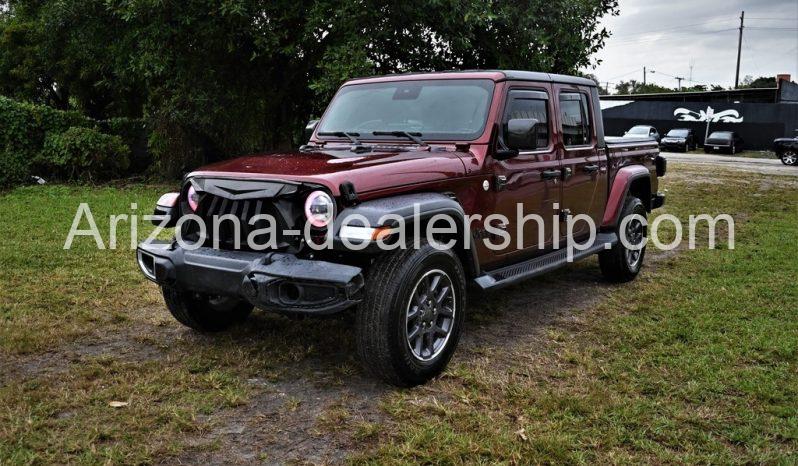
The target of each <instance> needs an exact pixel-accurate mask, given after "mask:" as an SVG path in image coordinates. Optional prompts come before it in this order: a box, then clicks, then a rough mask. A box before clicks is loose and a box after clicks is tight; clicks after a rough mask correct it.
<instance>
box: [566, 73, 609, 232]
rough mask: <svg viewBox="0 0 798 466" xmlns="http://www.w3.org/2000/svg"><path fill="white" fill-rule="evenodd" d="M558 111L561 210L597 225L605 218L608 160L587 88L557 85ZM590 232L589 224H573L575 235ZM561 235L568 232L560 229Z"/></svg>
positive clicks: (581, 222)
mask: <svg viewBox="0 0 798 466" xmlns="http://www.w3.org/2000/svg"><path fill="white" fill-rule="evenodd" d="M556 89H557V100H558V105H559V110H558V112H557V118H558V125H559V131H560V134H561V137H560V144H558V147H557V151H558V153H559V154H560V156H559V158H560V159H561V161H562V183H561V186H562V199H561V205H560V211H561V212H563V213H564V214H569V213H570V214H571V215H578V214H585V215H588V216H589V217H590V218H591V219H592V220H593V222H594V224H595V225H596V226H598V225H601V219H602V216H603V215H604V197H605V196H606V192H607V161H606V159H605V157H603V156H602V155H601V152H600V151H599V150H598V140H597V137H596V121H595V118H596V115H595V111H593V109H592V108H591V104H590V102H591V98H590V94H589V93H588V91H587V89H583V88H577V87H571V86H564V85H558V86H556ZM588 232H589V227H588V225H587V224H586V223H585V222H583V221H580V222H578V223H577V224H575V225H574V235H575V236H577V237H579V236H583V235H585V234H587V233H588ZM560 233H561V236H562V237H565V236H566V235H567V230H566V229H565V228H564V225H563V228H562V229H561V230H560Z"/></svg>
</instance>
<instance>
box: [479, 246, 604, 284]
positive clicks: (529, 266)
mask: <svg viewBox="0 0 798 466" xmlns="http://www.w3.org/2000/svg"><path fill="white" fill-rule="evenodd" d="M617 242H618V235H616V234H615V233H599V234H598V235H596V241H595V242H594V243H593V245H592V246H590V247H589V248H587V249H585V250H583V251H580V250H578V249H575V248H574V250H573V262H576V261H577V260H580V259H584V258H585V257H588V256H590V255H593V254H595V253H597V252H600V251H603V250H605V249H609V248H610V247H612V246H614V245H615V243H617ZM567 263H568V250H567V249H557V250H556V251H552V252H550V253H547V254H545V255H543V256H539V257H535V258H533V259H530V260H527V261H524V262H519V263H517V264H512V265H508V266H506V267H502V268H500V269H496V270H491V271H489V272H485V273H484V274H483V275H481V276H479V277H477V278H475V279H474V282H475V283H476V284H477V286H479V287H480V288H482V289H483V290H492V289H496V288H501V287H504V286H508V285H512V284H514V283H518V282H520V281H522V280H526V279H527V278H531V277H536V276H538V275H542V274H544V273H547V272H551V271H552V270H555V269H558V268H560V267H562V266H563V265H566V264H567Z"/></svg>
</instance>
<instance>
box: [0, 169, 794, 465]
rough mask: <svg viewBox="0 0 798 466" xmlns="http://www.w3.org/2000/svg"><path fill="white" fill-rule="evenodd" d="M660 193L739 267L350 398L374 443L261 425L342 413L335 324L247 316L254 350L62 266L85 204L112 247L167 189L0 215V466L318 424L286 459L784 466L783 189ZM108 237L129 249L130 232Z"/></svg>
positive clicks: (788, 295) (692, 177) (67, 197)
mask: <svg viewBox="0 0 798 466" xmlns="http://www.w3.org/2000/svg"><path fill="white" fill-rule="evenodd" d="M709 177H712V178H709ZM790 183H792V184H790ZM662 187H663V188H665V189H667V190H668V199H667V204H666V208H664V209H663V210H662V211H661V212H658V213H671V214H674V215H676V216H677V217H679V218H686V217H687V216H688V215H689V214H698V213H709V214H713V215H714V214H717V213H721V212H723V213H730V214H732V215H733V216H734V217H735V220H736V248H735V249H734V250H726V249H717V250H706V249H703V248H702V249H698V250H695V251H689V250H683V251H680V252H679V253H678V254H664V255H663V254H661V255H660V257H659V258H658V260H656V261H650V265H649V267H648V268H647V269H645V272H644V273H643V274H642V275H641V276H640V277H639V279H638V280H637V281H635V282H633V283H630V284H625V285H618V286H615V285H600V290H601V293H600V294H598V295H596V296H595V299H593V300H592V301H590V302H589V303H588V304H586V305H584V306H583V307H582V308H580V309H579V310H578V312H571V313H570V314H569V315H565V316H563V317H562V318H559V319H556V320H554V321H551V322H545V323H544V324H542V326H541V327H540V328H539V329H538V330H539V332H538V333H537V334H536V335H538V336H536V337H534V338H518V339H517V340H511V341H503V342H502V343H501V344H500V345H499V344H496V343H495V342H494V341H488V342H484V343H481V342H476V343H473V344H471V346H470V347H469V349H468V351H467V352H464V353H460V354H461V355H459V356H456V357H455V359H454V360H453V364H452V365H451V366H450V368H449V370H448V371H447V372H446V373H445V375H444V376H443V377H441V378H440V379H438V380H435V381H433V382H431V383H430V384H428V385H426V386H424V387H418V388H415V389H412V390H394V389H390V388H383V389H382V391H381V392H380V395H378V396H371V395H369V396H365V397H363V400H364V401H363V402H362V403H361V405H359V407H358V409H359V410H361V411H363V412H366V411H368V412H373V413H375V416H376V417H375V419H377V420H372V421H368V422H366V421H364V420H363V419H361V418H360V417H358V414H357V413H356V412H354V410H353V409H349V408H343V407H340V406H339V405H337V404H336V405H332V407H331V408H330V407H324V409H317V408H318V407H317V406H314V405H313V404H312V403H313V399H314V398H312V397H310V398H307V399H302V400H300V399H299V398H293V397H291V396H288V397H286V401H285V402H283V403H282V404H281V405H280V407H279V408H278V409H279V410H280V411H281V412H282V413H283V415H281V416H275V417H268V416H267V417H264V418H257V416H259V415H261V414H262V413H263V412H266V411H267V409H266V405H262V404H259V403H260V402H261V401H260V400H263V399H264V397H265V396H266V395H267V394H265V393H264V390H263V389H261V388H259V385H257V384H253V383H251V381H252V380H261V379H265V380H267V381H284V383H286V384H290V383H292V381H299V384H300V385H308V386H312V387H316V388H315V389H317V390H327V392H326V393H328V394H332V395H333V397H337V398H340V399H341V400H345V399H346V395H345V394H346V393H349V391H350V390H352V388H351V385H352V380H353V379H355V378H358V377H361V376H360V375H359V369H358V368H357V366H356V365H355V364H354V361H353V360H352V359H351V357H349V356H343V357H338V356H334V355H336V354H338V353H343V354H347V355H348V354H350V353H352V352H353V348H352V347H353V342H352V341H351V338H350V337H349V336H348V335H347V334H346V333H345V330H346V328H347V325H348V324H347V322H346V320H345V319H339V320H311V321H304V322H293V321H289V320H287V319H284V318H278V317H263V316H256V318H254V320H253V323H252V325H251V326H250V327H251V328H250V327H246V328H241V329H236V330H234V331H231V332H227V333H225V334H223V335H220V336H217V337H215V338H210V337H206V336H201V335H196V334H195V333H194V332H190V331H186V330H183V329H181V328H180V327H179V326H177V324H175V323H174V322H173V321H172V320H171V318H170V317H169V316H168V314H167V313H166V311H165V309H164V308H163V306H162V303H161V301H160V297H159V295H158V292H157V289H156V288H155V287H154V286H152V285H151V284H148V283H147V282H146V281H145V280H144V279H143V278H142V277H141V276H140V274H139V272H138V270H137V269H136V266H135V261H134V256H133V253H132V252H131V251H130V250H129V249H125V248H123V247H122V248H121V249H118V250H115V251H109V250H105V251H97V250H96V249H95V247H94V242H93V240H91V239H90V238H78V239H76V240H75V246H74V247H73V249H72V250H70V251H64V250H63V249H62V247H63V244H64V240H65V238H66V234H67V232H68V231H69V227H70V224H71V222H72V218H73V216H74V213H75V209H76V208H77V206H78V204H79V203H80V202H88V203H89V205H90V206H91V208H92V212H93V213H94V216H95V219H96V220H97V222H98V227H100V229H101V230H102V231H103V232H104V233H103V238H104V239H106V240H107V238H108V220H107V219H108V216H109V215H110V214H112V213H131V209H130V203H131V202H135V203H137V204H138V206H139V209H138V210H139V211H140V212H143V213H149V209H150V206H152V204H153V203H154V201H155V200H156V199H157V196H158V195H159V194H160V193H161V192H162V191H163V190H164V189H165V188H164V187H156V186H147V187H128V186H114V187H100V188H89V187H63V186H41V187H29V188H20V189H17V190H14V191H11V192H9V193H6V194H3V195H0V200H2V202H0V216H1V218H2V219H3V222H2V224H0V229H2V230H1V231H2V232H3V237H4V242H3V243H2V244H0V263H2V265H3V267H2V268H0V464H48V463H86V464H97V463H108V462H111V463H120V462H121V463H151V462H159V461H166V462H176V461H177V460H178V459H180V460H185V461H186V462H192V461H190V458H191V457H189V459H188V460H186V458H185V457H183V456H181V455H184V454H185V453H186V452H197V451H198V450H199V451H205V450H213V451H218V452H221V453H224V452H225V451H232V450H233V449H240V448H243V446H244V443H242V442H241V441H239V442H238V443H235V442H232V443H230V441H229V440H226V439H227V437H219V436H213V435H211V434H212V432H211V430H212V429H211V428H210V427H209V423H208V422H207V419H208V417H209V416H218V415H220V413H221V414H225V413H227V414H229V413H236V412H240V411H243V412H245V413H249V414H250V415H251V416H252V417H254V418H256V419H257V420H256V421H253V422H257V423H258V424H259V425H264V426H265V428H266V429H270V430H280V429H287V426H288V425H289V422H290V419H292V418H299V417H301V416H303V415H306V416H308V417H310V418H313V419H316V418H317V419H318V420H317V421H316V424H312V425H311V428H309V429H307V430H300V431H298V433H295V435H301V436H302V438H296V437H293V438H291V441H292V442H299V441H305V440H309V439H310V440H313V439H315V440H313V441H321V440H320V439H326V438H329V437H335V436H339V435H342V433H341V432H342V431H343V434H345V435H346V436H347V438H352V439H355V440H353V441H351V442H349V443H347V444H346V452H347V455H348V456H349V461H351V462H355V463H374V464H378V463H408V462H413V463H416V462H422V463H427V462H429V463H432V462H435V463H438V462H440V463H462V462H484V463H495V462H505V463H563V462H567V463H628V462H636V463H639V462H647V463H652V462H653V463H683V462H703V463H772V464H778V463H782V464H790V463H795V462H798V366H797V365H796V362H797V360H798V313H797V312H796V309H798V287H796V283H795V282H796V277H798V260H796V257H798V242H797V241H795V238H798V189H797V188H798V186H796V184H795V182H794V181H793V180H791V179H789V178H787V177H785V178H780V177H773V176H769V177H763V176H762V177H761V176H758V175H752V174H750V173H731V172H721V173H720V174H718V172H716V171H714V170H713V173H711V174H708V173H706V170H703V169H700V168H699V169H691V168H690V167H689V166H685V165H675V164H674V166H673V167H671V170H670V173H669V175H668V176H667V177H666V178H664V179H663V186H662ZM140 229H141V231H142V235H143V233H144V232H145V230H146V228H145V227H144V226H141V227H140ZM670 235H673V230H672V229H670V228H665V233H664V235H663V236H666V237H667V236H670ZM118 237H119V238H120V239H121V240H120V247H121V246H123V245H124V243H125V242H126V241H129V229H128V227H127V226H125V225H120V229H119V233H118ZM122 238H127V239H122ZM704 238H706V236H704ZM724 238H725V236H724ZM663 239H666V238H663ZM704 242H705V241H704ZM720 245H721V246H723V245H725V242H724V241H723V240H721V241H720ZM651 252H653V251H651ZM653 256H654V255H653V254H652V257H653ZM592 268H595V264H594V263H586V264H584V265H574V266H573V268H572V269H569V270H565V271H563V272H562V273H561V275H558V276H559V277H569V276H573V277H576V278H574V280H582V279H583V278H580V277H582V275H578V276H577V275H568V273H569V272H571V273H573V272H580V273H581V271H582V270H586V269H590V270H592ZM542 280H546V279H545V277H544V278H543V279H542ZM543 283H544V284H545V283H546V282H545V281H544V282H543ZM575 286H576V284H575ZM519 293H520V291H519V289H518V288H513V289H511V290H509V291H507V292H503V293H501V294H497V295H491V296H489V297H488V298H487V299H483V300H482V303H485V302H487V303H488V304H487V305H485V304H481V305H480V307H479V309H474V310H473V315H472V316H471V317H470V318H469V320H468V322H467V325H470V326H472V327H477V326H484V325H490V322H491V321H501V320H502V319H505V318H506V314H504V313H503V312H504V311H501V310H499V311H496V312H495V313H494V311H493V310H492V309H493V308H494V307H500V306H499V305H498V304H497V305H495V306H494V305H493V304H490V303H492V302H493V300H495V301H496V302H499V301H502V300H503V299H507V298H508V297H509V298H512V296H513V295H515V296H517V295H518V294H519ZM563 294H564V296H563V297H562V301H565V302H568V300H569V295H568V293H567V292H564V293H563ZM552 305H553V306H554V305H556V304H554V303H553V304H552ZM510 324H511V325H512V323H510ZM518 325H523V323H519V324H518ZM494 328H498V327H494ZM488 329H489V330H488V331H490V327H488ZM465 331H466V333H468V332H469V328H466V330H465ZM497 331H498V330H497ZM308 361H316V362H313V363H312V364H310V365H309V364H305V363H307V362H308ZM318 361H321V362H318ZM313 364H316V365H317V366H319V365H320V366H321V369H319V367H314V366H313ZM319 373H323V374H325V375H324V378H325V379H324V380H323V381H322V380H320V378H321V377H322V376H319V375H318V374H319ZM328 376H329V377H328ZM328 379H330V380H328ZM358 380H360V379H358ZM259 383H260V382H259ZM283 395H284V394H283ZM289 395H290V394H289ZM111 401H122V402H124V403H127V405H126V406H123V407H120V408H113V407H110V406H109V402H111ZM206 437H207V438H210V437H213V438H214V440H213V441H211V442H206V443H201V442H198V441H197V439H203V438H206ZM250 443H251V442H250ZM305 445H308V446H307V447H304V449H300V451H301V452H306V453H307V454H308V455H310V454H311V453H312V452H311V451H310V450H311V449H312V448H313V445H314V443H313V442H310V443H306V444H305ZM270 455H272V456H270ZM272 457H273V452H270V451H268V449H264V451H263V452H262V454H260V455H255V456H254V457H252V458H251V460H252V461H257V460H267V461H268V460H269V459H270V458H272ZM193 462H197V461H196V460H195V461H193Z"/></svg>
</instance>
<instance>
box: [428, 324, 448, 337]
mask: <svg viewBox="0 0 798 466" xmlns="http://www.w3.org/2000/svg"><path fill="white" fill-rule="evenodd" d="M430 333H432V334H435V335H442V336H446V334H447V333H449V332H447V331H446V330H444V329H443V327H441V326H440V325H437V324H436V325H435V326H434V327H432V331H431V332H430Z"/></svg>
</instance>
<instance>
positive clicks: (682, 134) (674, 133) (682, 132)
mask: <svg viewBox="0 0 798 466" xmlns="http://www.w3.org/2000/svg"><path fill="white" fill-rule="evenodd" d="M668 136H670V137H672V138H686V137H687V130H686V129H672V130H670V131H668Z"/></svg>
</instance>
